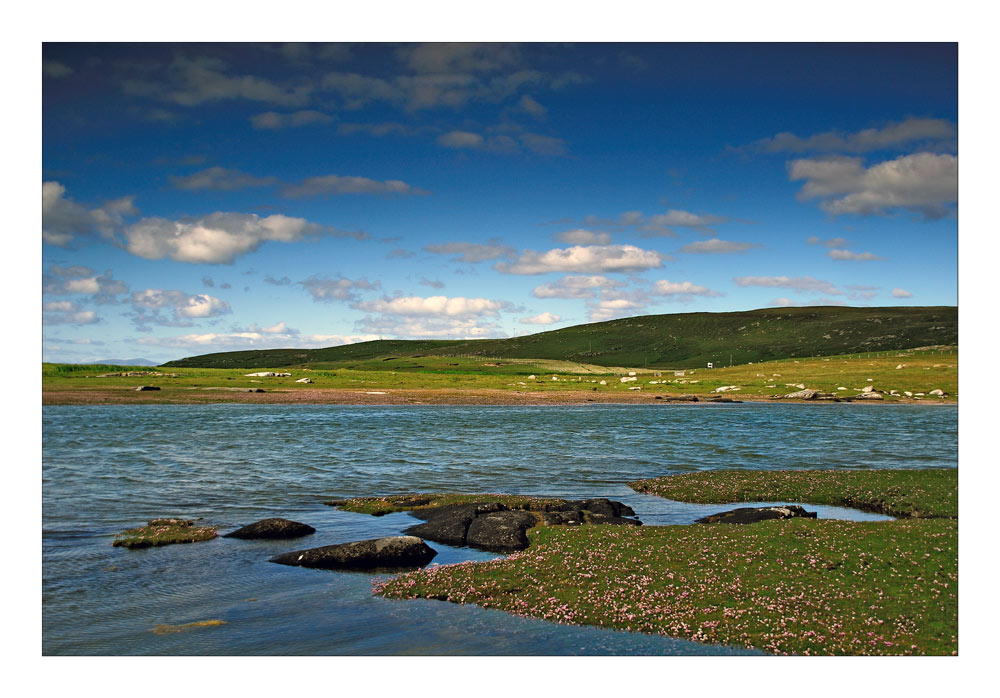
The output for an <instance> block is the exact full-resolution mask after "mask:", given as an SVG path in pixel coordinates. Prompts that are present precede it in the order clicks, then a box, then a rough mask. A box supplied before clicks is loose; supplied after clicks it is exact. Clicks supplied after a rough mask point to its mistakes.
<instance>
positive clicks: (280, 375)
mask: <svg viewBox="0 0 1000 698" xmlns="http://www.w3.org/2000/svg"><path fill="white" fill-rule="evenodd" d="M244 375H245V377H246V378H288V377H289V376H291V375H292V374H291V373H275V372H274V371H258V372H257V373H247V374H244Z"/></svg>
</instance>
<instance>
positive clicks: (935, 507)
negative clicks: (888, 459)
mask: <svg viewBox="0 0 1000 698" xmlns="http://www.w3.org/2000/svg"><path fill="white" fill-rule="evenodd" d="M629 487H631V488H632V489H634V490H635V491H636V492H645V493H648V494H655V495H659V496H660V497H666V498H668V499H673V500H675V501H679V502H696V503H703V504H728V503H730V502H774V501H788V502H802V503H808V504H829V505H833V506H843V507H853V508H856V509H863V510H867V511H874V512H878V513H881V514H888V515H889V516H899V517H906V518H950V519H953V518H957V517H958V470H957V469H956V468H942V469H913V470H902V469H900V470H896V469H893V470H889V469H885V470H780V471H773V470H709V471H704V472H698V473H685V474H683V475H668V476H666V477H658V478H652V479H650V480H639V481H637V482H630V483H629Z"/></svg>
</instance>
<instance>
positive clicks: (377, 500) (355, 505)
mask: <svg viewBox="0 0 1000 698" xmlns="http://www.w3.org/2000/svg"><path fill="white" fill-rule="evenodd" d="M563 501H564V500H562V499H554V498H551V497H530V496H527V495H519V494H450V493H446V494H401V495H390V496H387V497H354V498H353V499H335V500H331V501H329V502H326V504H329V505H330V506H336V507H339V508H340V509H342V510H344V511H352V512H355V513H357V514H372V515H374V516H382V515H384V514H392V513H394V512H400V511H417V510H419V509H431V508H434V507H443V506H448V505H451V504H473V503H477V502H499V503H501V504H503V505H504V506H506V507H508V508H510V509H517V508H520V507H522V506H527V505H531V504H534V505H545V504H559V503H561V502H563Z"/></svg>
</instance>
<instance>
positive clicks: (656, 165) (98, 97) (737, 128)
mask: <svg viewBox="0 0 1000 698" xmlns="http://www.w3.org/2000/svg"><path fill="white" fill-rule="evenodd" d="M903 52H905V60H902V58H903ZM678 66H683V68H680V67H678ZM848 76H850V79H847V77H848ZM957 79H958V75H957V46H956V45H955V44H942V43H934V44H907V45H905V46H903V45H894V44H886V45H878V44H836V45H834V44H830V45H809V44H773V45H772V44H763V45H761V44H757V45H750V44H731V45H727V44H721V45H720V44H705V45H701V44H582V45H566V44H558V45H556V44H551V45H549V44H526V45H521V44H498V43H491V44H473V43H450V44H433V43H432V44H218V45H215V44H81V43H73V44H59V43H48V44H45V45H44V46H43V58H42V85H43V115H42V118H43V182H42V231H41V236H42V245H43V247H42V250H43V269H42V290H43V307H42V319H43V335H44V337H43V359H44V360H46V361H67V362H76V361H91V360H94V359H95V358H97V357H98V355H99V354H100V355H105V354H107V355H110V354H116V355H129V356H133V355H138V354H140V353H143V352H145V354H144V355H146V356H147V357H148V358H151V359H154V360H157V361H166V360H169V359H172V358H179V357H180V356H186V355H191V354H198V353H206V352H210V351H228V350H236V349H248V348H272V347H288V346H301V347H321V346H331V345H336V344H343V343H350V342H358V341H367V340H371V339H378V338H483V337H502V336H512V335H516V334H524V333H530V332H537V331H540V330H549V329H555V328H558V327H565V326H569V325H573V324H579V323H583V322H594V321H602V320H609V319H614V318H620V317H627V316H632V315H641V314H647V313H658V312H686V311H727V310H749V309H753V308H759V307H765V306H775V307H791V306H802V305H831V304H834V305H898V304H912V305H954V304H955V303H956V302H957V279H956V271H955V270H956V267H957V205H958V151H957V139H958V122H957V113H958V112H957Z"/></svg>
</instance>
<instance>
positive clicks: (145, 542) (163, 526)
mask: <svg viewBox="0 0 1000 698" xmlns="http://www.w3.org/2000/svg"><path fill="white" fill-rule="evenodd" d="M218 537H219V529H218V528H216V527H215V526H195V525H194V521H190V520H188V519H153V520H152V521H150V522H149V523H148V524H146V525H145V526H140V527H139V528H130V529H128V530H126V531H122V532H121V533H118V534H116V535H115V539H114V540H113V541H112V542H111V544H112V545H113V546H115V547H123V548H152V547H156V546H160V545H173V544H175V543H199V542H201V541H206V540H212V539H213V538H218Z"/></svg>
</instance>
